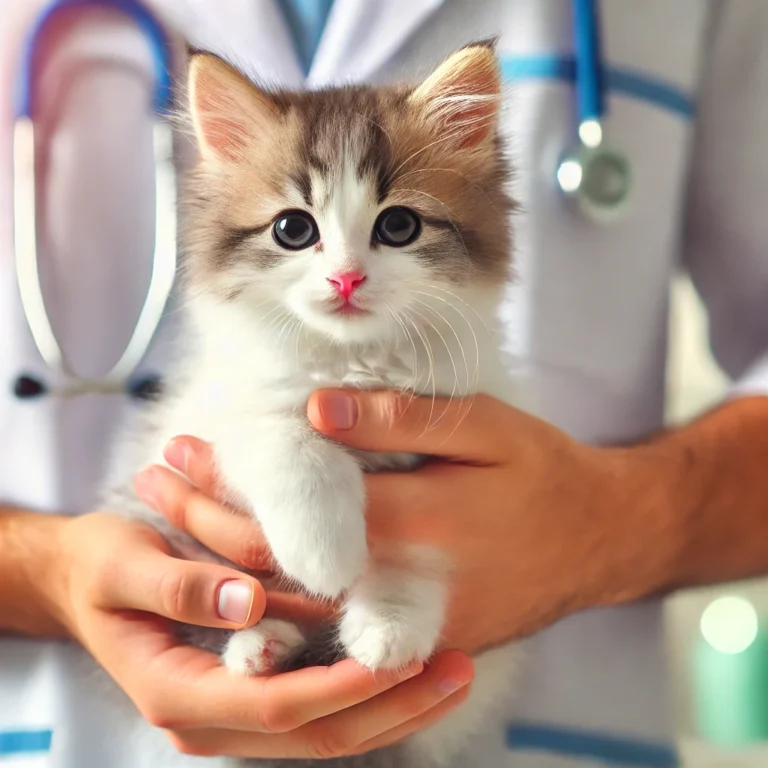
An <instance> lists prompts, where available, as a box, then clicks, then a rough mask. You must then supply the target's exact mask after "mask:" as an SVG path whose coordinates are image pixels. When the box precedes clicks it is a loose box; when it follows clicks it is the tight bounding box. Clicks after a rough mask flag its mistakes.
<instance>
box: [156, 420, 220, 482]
mask: <svg viewBox="0 0 768 768" xmlns="http://www.w3.org/2000/svg"><path fill="white" fill-rule="evenodd" d="M163 457H164V458H165V460H166V461H167V462H168V464H169V465H170V466H172V467H173V468H174V469H177V470H178V471H179V472H181V473H182V474H183V475H184V476H185V477H187V478H188V479H189V481H190V482H191V483H192V485H194V486H195V487H196V488H199V489H200V490H201V491H202V492H203V493H205V494H207V495H208V496H214V495H215V489H216V464H215V461H214V458H213V449H212V448H211V444H210V443H206V442H205V441H204V440H199V439H198V438H196V437H191V436H190V435H180V436H179V437H174V438H173V440H171V441H170V442H169V443H168V445H166V447H165V450H164V451H163Z"/></svg>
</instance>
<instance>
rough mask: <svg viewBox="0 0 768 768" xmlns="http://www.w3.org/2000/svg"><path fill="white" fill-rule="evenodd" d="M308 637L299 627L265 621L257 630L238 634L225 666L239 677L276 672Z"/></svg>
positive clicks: (229, 644)
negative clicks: (284, 660) (281, 663)
mask: <svg viewBox="0 0 768 768" xmlns="http://www.w3.org/2000/svg"><path fill="white" fill-rule="evenodd" d="M303 642H304V636H303V635H302V634H301V632H300V631H299V629H298V627H296V625H295V624H290V623H289V622H287V621H278V620H277V619H264V620H263V621H260V622H259V623H258V624H257V625H256V626H255V627H250V628H248V629H241V630H239V631H237V632H235V633H234V634H233V635H232V637H230V638H229V641H228V642H227V647H226V648H225V649H224V653H223V654H222V655H221V659H222V661H223V663H224V666H225V667H226V668H227V669H228V670H229V671H230V672H232V673H234V674H236V675H242V676H244V677H245V676H248V675H259V674H264V673H266V672H272V671H274V670H275V669H276V668H277V667H279V665H280V662H282V661H283V659H285V658H286V657H287V656H288V655H289V654H290V653H291V651H293V650H294V649H295V648H298V647H299V646H300V645H301V644H302V643H303Z"/></svg>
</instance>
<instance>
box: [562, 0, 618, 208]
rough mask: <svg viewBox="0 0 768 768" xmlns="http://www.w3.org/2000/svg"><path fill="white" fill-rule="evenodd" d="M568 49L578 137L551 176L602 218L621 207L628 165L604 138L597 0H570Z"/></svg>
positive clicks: (581, 205) (603, 84) (603, 83)
mask: <svg viewBox="0 0 768 768" xmlns="http://www.w3.org/2000/svg"><path fill="white" fill-rule="evenodd" d="M573 49H574V68H575V81H576V102H577V107H578V118H579V121H578V141H577V142H575V146H574V147H573V148H572V149H570V150H569V151H567V152H566V153H565V154H564V156H562V157H561V159H560V163H559V164H558V166H557V174H556V181H557V186H558V187H559V188H560V191H561V192H562V193H563V194H564V195H565V197H566V199H568V200H569V201H570V202H572V203H573V204H574V206H575V207H576V209H577V210H578V211H579V212H580V213H581V214H583V215H585V216H586V217H588V218H589V219H591V220H592V221H597V222H602V223H607V222H611V221H615V220H616V219H618V218H619V217H620V216H621V215H622V214H623V213H624V212H625V211H626V209H627V203H628V202H629V199H630V195H631V192H632V168H631V166H630V163H629V160H628V158H627V156H626V155H625V154H623V153H621V152H619V151H618V150H616V149H614V148H613V147H612V146H611V145H610V143H609V142H606V141H605V139H604V132H603V123H604V117H605V101H606V99H605V89H606V77H605V67H604V66H603V58H602V52H601V35H600V23H599V18H598V3H597V0H573Z"/></svg>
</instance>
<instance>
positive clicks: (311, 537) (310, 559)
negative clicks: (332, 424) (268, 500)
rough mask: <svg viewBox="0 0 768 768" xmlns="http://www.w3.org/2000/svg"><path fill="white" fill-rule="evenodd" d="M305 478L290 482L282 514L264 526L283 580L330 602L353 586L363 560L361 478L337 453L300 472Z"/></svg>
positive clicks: (351, 461) (274, 512) (351, 463)
mask: <svg viewBox="0 0 768 768" xmlns="http://www.w3.org/2000/svg"><path fill="white" fill-rule="evenodd" d="M329 463H330V462H329ZM305 475H306V477H304V478H302V477H297V476H296V475H294V476H293V477H292V478H291V481H292V483H293V487H292V488H291V489H290V491H288V492H286V493H285V494H284V495H283V498H282V499H281V502H280V507H281V508H282V509H284V510H285V511H284V512H281V509H280V508H278V509H272V510H271V511H270V512H271V514H270V518H271V519H270V520H266V519H265V518H262V519H263V520H264V523H263V525H264V528H265V532H266V534H267V539H268V540H269V543H270V546H271V548H272V553H273V555H274V557H275V559H276V560H277V563H278V565H279V566H280V568H281V570H282V571H283V572H284V573H285V574H286V576H288V577H289V578H291V579H295V580H296V581H297V582H299V583H300V584H301V585H302V587H304V589H305V590H306V591H307V592H309V593H310V594H312V595H316V596H318V597H327V598H331V599H333V598H336V597H338V596H339V595H340V594H341V593H342V592H344V591H345V590H347V589H349V588H350V587H351V586H352V584H353V583H354V582H355V580H356V579H357V578H358V576H359V575H360V574H361V573H362V571H363V568H364V566H365V563H366V560H367V557H368V546H367V539H366V531H365V486H364V483H363V473H362V472H361V471H360V467H359V466H358V465H357V463H356V462H355V461H354V459H353V458H352V457H351V456H349V455H348V454H346V453H342V454H340V455H338V457H337V458H336V460H335V463H334V464H333V465H332V466H326V467H323V466H319V467H315V468H313V470H312V471H311V472H310V471H308V470H305ZM297 513H299V514H297ZM271 520H293V521H295V524H294V525H293V526H291V527H288V526H285V525H283V524H281V525H274V524H272V523H271ZM267 526H269V527H268V528H267Z"/></svg>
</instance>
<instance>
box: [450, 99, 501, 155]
mask: <svg viewBox="0 0 768 768" xmlns="http://www.w3.org/2000/svg"><path fill="white" fill-rule="evenodd" d="M494 112H495V107H494V106H493V105H491V104H487V105H481V106H477V107H472V108H471V109H466V110H464V111H462V112H459V113H457V114H453V115H451V116H450V117H449V118H448V120H447V121H446V122H447V124H448V125H449V126H452V125H465V126H466V128H464V129H463V130H462V131H461V139H460V141H459V142H458V144H457V145H456V146H457V147H458V148H459V149H473V148H474V147H477V146H479V145H480V144H482V143H483V142H484V141H485V140H486V139H487V138H488V134H489V133H490V132H491V128H492V126H493V115H494Z"/></svg>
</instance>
